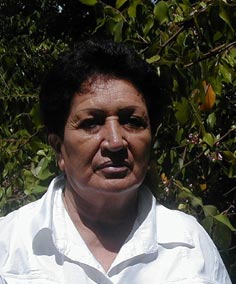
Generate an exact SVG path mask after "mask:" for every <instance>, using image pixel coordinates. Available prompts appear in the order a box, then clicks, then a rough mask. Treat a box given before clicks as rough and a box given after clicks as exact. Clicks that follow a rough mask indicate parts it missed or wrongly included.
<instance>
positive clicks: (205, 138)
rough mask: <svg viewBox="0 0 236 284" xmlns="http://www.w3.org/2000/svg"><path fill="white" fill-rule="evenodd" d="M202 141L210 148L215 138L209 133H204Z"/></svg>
mask: <svg viewBox="0 0 236 284" xmlns="http://www.w3.org/2000/svg"><path fill="white" fill-rule="evenodd" d="M203 141H204V142H206V143H207V144H208V145H209V146H210V147H212V146H213V145H214V144H215V138H214V137H213V135H212V134H211V133H206V134H205V135H204V136H203Z"/></svg>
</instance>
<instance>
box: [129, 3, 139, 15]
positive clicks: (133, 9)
mask: <svg viewBox="0 0 236 284" xmlns="http://www.w3.org/2000/svg"><path fill="white" fill-rule="evenodd" d="M139 3H140V1H139V0H134V1H131V4H130V6H129V8H128V15H129V17H130V18H135V17H136V9H137V5H138V4H139Z"/></svg>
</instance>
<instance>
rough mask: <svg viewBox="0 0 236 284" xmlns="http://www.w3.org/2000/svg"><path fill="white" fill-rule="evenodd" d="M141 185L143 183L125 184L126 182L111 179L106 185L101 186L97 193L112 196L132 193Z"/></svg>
mask: <svg viewBox="0 0 236 284" xmlns="http://www.w3.org/2000/svg"><path fill="white" fill-rule="evenodd" d="M141 183H142V181H139V182H138V181H136V182H124V180H119V179H111V180H109V181H108V182H106V183H105V184H103V185H101V186H100V187H99V188H97V191H99V192H104V193H112V194H116V193H121V192H123V193H124V192H130V191H134V190H138V188H139V186H140V185H141Z"/></svg>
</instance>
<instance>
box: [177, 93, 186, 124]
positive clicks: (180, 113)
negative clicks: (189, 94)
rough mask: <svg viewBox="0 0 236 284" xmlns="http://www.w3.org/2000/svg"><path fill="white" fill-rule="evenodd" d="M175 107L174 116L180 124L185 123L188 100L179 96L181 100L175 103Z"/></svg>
mask: <svg viewBox="0 0 236 284" xmlns="http://www.w3.org/2000/svg"><path fill="white" fill-rule="evenodd" d="M175 109H176V113H175V117H176V118H177V120H178V122H179V123H180V124H182V125H184V124H186V123H187V122H188V120H189V116H190V108H189V102H188V100H187V99H186V98H181V101H180V102H177V103H176V104H175Z"/></svg>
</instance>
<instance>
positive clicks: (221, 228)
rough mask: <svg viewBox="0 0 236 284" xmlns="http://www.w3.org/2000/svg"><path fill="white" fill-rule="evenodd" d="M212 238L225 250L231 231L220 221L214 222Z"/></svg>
mask: <svg viewBox="0 0 236 284" xmlns="http://www.w3.org/2000/svg"><path fill="white" fill-rule="evenodd" d="M212 239H213V241H214V242H215V244H216V245H217V247H218V248H219V249H220V250H227V249H229V247H230V244H231V240H232V232H231V231H230V229H229V228H228V227H227V226H225V225H224V224H223V223H221V222H214V229H213V234H212Z"/></svg>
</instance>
